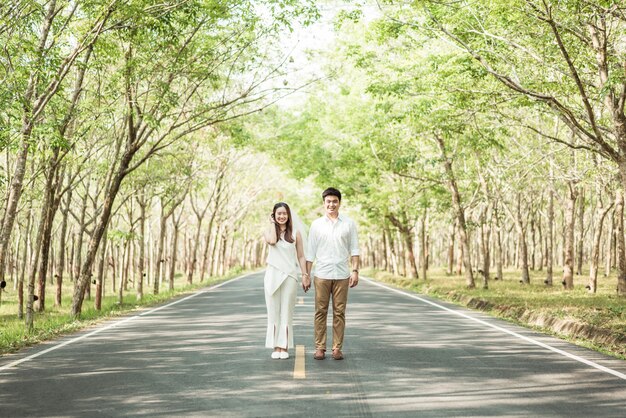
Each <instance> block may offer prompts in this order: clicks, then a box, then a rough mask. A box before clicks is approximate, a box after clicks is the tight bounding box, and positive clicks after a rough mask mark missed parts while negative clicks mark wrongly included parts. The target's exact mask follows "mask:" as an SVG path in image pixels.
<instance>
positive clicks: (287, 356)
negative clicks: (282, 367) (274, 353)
mask: <svg viewBox="0 0 626 418" xmlns="http://www.w3.org/2000/svg"><path fill="white" fill-rule="evenodd" d="M288 358H289V353H288V352H286V351H281V352H280V359H281V360H285V359H288Z"/></svg>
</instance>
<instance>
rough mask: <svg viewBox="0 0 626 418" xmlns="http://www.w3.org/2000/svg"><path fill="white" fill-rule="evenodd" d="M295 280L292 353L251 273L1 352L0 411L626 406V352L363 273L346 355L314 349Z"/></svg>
mask: <svg viewBox="0 0 626 418" xmlns="http://www.w3.org/2000/svg"><path fill="white" fill-rule="evenodd" d="M299 292H300V293H299V294H298V304H297V305H296V313H295V319H294V321H295V324H294V326H295V331H294V337H295V343H296V346H298V347H297V348H298V351H300V355H296V353H295V351H294V350H292V351H291V358H290V359H289V360H271V359H270V357H269V355H270V350H268V349H266V348H264V338H265V321H266V316H265V302H264V299H263V276H262V273H255V274H252V275H248V276H243V277H240V278H238V279H236V280H233V281H230V282H226V283H224V284H222V285H220V286H218V287H214V288H210V289H206V290H203V291H201V292H198V293H195V294H193V295H190V296H187V297H185V298H181V299H178V300H176V301H174V302H173V303H169V304H166V305H163V306H161V307H158V308H152V309H147V310H145V311H141V312H140V313H137V314H134V315H132V316H128V317H125V318H122V319H116V320H112V321H110V322H106V323H104V324H102V325H100V326H99V327H97V328H92V329H89V330H86V331H83V332H81V333H78V334H74V335H72V336H68V337H66V338H63V339H59V340H56V341H53V342H50V343H46V344H41V345H39V346H36V347H33V348H30V349H27V350H23V351H22V352H20V353H18V354H15V355H11V356H5V357H2V358H0V416H2V417H22V416H29V417H34V416H54V417H61V416H64V417H87V416H88V417H114V416H146V417H155V416H211V417H213V416H215V417H217V416H219V417H281V416H303V417H307V416H311V417H315V416H319V417H322V416H324V417H327V416H335V417H347V416H352V417H369V416H372V417H391V416H398V417H400V416H407V417H415V416H420V417H451V416H498V417H527V416H533V417H535V416H562V417H591V416H597V417H625V416H626V361H621V360H617V359H613V358H610V357H607V356H604V355H602V354H599V353H596V352H593V351H590V350H587V349H584V348H580V347H577V346H574V345H572V344H569V343H567V342H564V341H561V340H558V339H555V338H552V337H550V336H546V335H543V334H540V333H536V332H533V331H530V330H526V329H524V328H520V327H517V326H515V325H512V324H509V323H507V322H504V321H500V320H497V319H493V318H490V317H487V316H485V315H483V314H481V313H478V312H472V311H469V310H466V309H463V308H460V307H456V306H454V305H451V304H447V303H442V302H438V301H435V300H432V299H428V298H426V297H422V296H417V295H410V294H407V293H405V292H402V291H398V290H394V289H390V288H388V287H385V286H382V285H380V284H377V283H375V282H372V281H369V280H362V281H361V283H360V284H359V286H358V287H357V288H355V289H352V290H351V291H350V295H349V302H348V310H347V328H346V336H345V342H344V354H345V356H346V358H345V360H343V361H336V360H333V359H331V358H330V357H327V359H326V360H323V361H316V360H313V357H312V356H313V351H314V350H313V348H314V347H313V336H312V333H313V329H312V318H313V301H314V295H313V294H312V292H309V293H308V294H306V295H305V294H304V293H302V290H300V291H299ZM331 336H332V333H331V332H329V339H330V337H331ZM302 352H304V355H302Z"/></svg>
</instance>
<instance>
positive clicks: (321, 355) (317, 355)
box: [313, 349, 326, 360]
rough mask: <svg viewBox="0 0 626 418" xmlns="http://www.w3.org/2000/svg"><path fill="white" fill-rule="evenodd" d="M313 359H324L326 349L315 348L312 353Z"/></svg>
mask: <svg viewBox="0 0 626 418" xmlns="http://www.w3.org/2000/svg"><path fill="white" fill-rule="evenodd" d="M313 358H314V359H315V360H324V359H325V358H326V351H324V350H322V349H318V350H315V354H314V355H313Z"/></svg>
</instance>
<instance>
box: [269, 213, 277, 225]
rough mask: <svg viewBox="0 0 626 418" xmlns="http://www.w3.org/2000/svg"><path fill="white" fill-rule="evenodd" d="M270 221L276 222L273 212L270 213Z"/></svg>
mask: <svg viewBox="0 0 626 418" xmlns="http://www.w3.org/2000/svg"><path fill="white" fill-rule="evenodd" d="M270 222H271V223H273V224H275V223H276V220H275V219H274V214H273V213H270Z"/></svg>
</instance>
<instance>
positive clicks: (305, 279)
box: [296, 232, 311, 292]
mask: <svg viewBox="0 0 626 418" xmlns="http://www.w3.org/2000/svg"><path fill="white" fill-rule="evenodd" d="M296 256H297V257H298V264H299V265H300V271H301V272H302V289H303V290H304V291H305V292H306V291H307V290H309V288H310V287H311V278H310V277H309V273H308V270H309V269H308V265H307V261H306V258H305V257H304V246H303V245H302V235H301V234H300V232H296Z"/></svg>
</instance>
